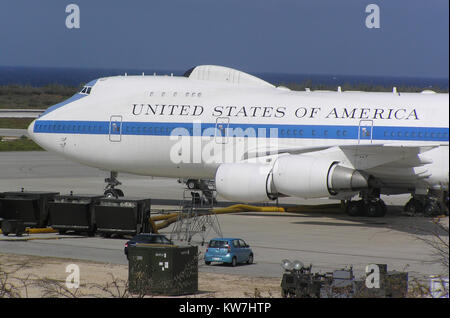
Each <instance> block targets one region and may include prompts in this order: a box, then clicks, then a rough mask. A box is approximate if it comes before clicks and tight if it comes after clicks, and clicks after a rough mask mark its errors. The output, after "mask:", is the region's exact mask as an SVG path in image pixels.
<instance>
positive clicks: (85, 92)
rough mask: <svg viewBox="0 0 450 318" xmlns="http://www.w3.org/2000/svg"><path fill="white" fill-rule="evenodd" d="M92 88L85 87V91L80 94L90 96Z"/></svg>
mask: <svg viewBox="0 0 450 318" xmlns="http://www.w3.org/2000/svg"><path fill="white" fill-rule="evenodd" d="M91 89H92V87H91V86H84V87H83V89H82V90H81V91H80V94H86V95H89V94H90V93H91Z"/></svg>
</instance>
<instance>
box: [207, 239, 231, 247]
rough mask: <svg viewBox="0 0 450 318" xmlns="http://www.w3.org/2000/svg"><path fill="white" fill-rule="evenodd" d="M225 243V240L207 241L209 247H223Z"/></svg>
mask: <svg viewBox="0 0 450 318" xmlns="http://www.w3.org/2000/svg"><path fill="white" fill-rule="evenodd" d="M225 245H227V242H225V241H214V240H212V241H210V242H209V247H213V248H220V247H225Z"/></svg>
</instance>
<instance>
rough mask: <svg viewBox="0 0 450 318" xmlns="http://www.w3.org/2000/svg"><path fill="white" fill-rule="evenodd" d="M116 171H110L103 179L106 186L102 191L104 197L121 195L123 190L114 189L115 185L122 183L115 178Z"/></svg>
mask: <svg viewBox="0 0 450 318" xmlns="http://www.w3.org/2000/svg"><path fill="white" fill-rule="evenodd" d="M117 175H118V173H117V172H116V171H111V174H110V177H109V178H106V179H105V182H106V183H107V184H106V187H105V192H104V193H103V194H104V196H105V197H106V198H111V199H112V198H116V199H117V198H119V197H123V196H124V194H123V191H122V190H120V189H116V188H115V187H116V186H119V185H121V184H122V183H121V182H120V181H119V180H117Z"/></svg>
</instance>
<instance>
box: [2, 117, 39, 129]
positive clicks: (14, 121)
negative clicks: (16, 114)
mask: <svg viewBox="0 0 450 318" xmlns="http://www.w3.org/2000/svg"><path fill="white" fill-rule="evenodd" d="M33 120H34V118H9V117H5V118H0V128H9V129H27V128H28V126H29V125H30V124H31V122H32V121H33Z"/></svg>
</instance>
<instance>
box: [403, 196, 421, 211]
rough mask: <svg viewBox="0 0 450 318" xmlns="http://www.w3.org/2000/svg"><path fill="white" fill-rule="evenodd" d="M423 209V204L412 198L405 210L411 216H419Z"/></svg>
mask: <svg viewBox="0 0 450 318" xmlns="http://www.w3.org/2000/svg"><path fill="white" fill-rule="evenodd" d="M423 208H424V207H423V204H422V203H421V202H420V201H419V200H417V199H414V198H412V199H411V200H409V201H408V203H406V205H405V207H404V208H403V210H404V211H405V212H407V213H409V214H417V213H422V212H423Z"/></svg>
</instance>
